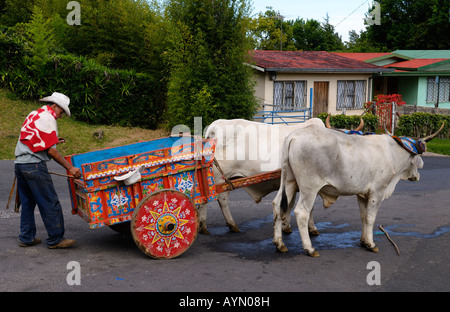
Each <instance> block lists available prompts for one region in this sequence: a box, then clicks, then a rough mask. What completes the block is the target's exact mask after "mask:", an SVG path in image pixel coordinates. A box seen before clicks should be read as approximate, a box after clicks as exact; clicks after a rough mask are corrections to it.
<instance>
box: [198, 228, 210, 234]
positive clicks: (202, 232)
mask: <svg viewBox="0 0 450 312" xmlns="http://www.w3.org/2000/svg"><path fill="white" fill-rule="evenodd" d="M198 232H199V233H200V234H204V235H209V234H211V233H210V232H209V231H208V230H207V229H200V230H199V231H198Z"/></svg>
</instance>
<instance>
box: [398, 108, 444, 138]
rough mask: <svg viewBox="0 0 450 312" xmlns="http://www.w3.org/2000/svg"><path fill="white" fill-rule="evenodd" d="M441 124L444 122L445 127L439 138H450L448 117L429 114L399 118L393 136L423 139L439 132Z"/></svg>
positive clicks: (416, 114)
mask: <svg viewBox="0 0 450 312" xmlns="http://www.w3.org/2000/svg"><path fill="white" fill-rule="evenodd" d="M443 122H445V126H444V129H442V131H441V133H440V134H439V137H440V138H450V116H446V115H437V114H430V113H414V114H411V115H402V116H400V118H399V121H398V127H397V129H396V132H395V134H397V135H403V136H410V137H416V138H423V137H425V136H427V135H430V134H432V133H435V132H436V131H437V130H439V128H440V127H441V126H442V123H443Z"/></svg>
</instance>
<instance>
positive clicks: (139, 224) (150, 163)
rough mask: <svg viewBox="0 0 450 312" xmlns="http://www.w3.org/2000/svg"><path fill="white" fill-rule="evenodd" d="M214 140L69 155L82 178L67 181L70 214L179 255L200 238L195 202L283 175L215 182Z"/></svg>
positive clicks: (152, 249)
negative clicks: (129, 231)
mask: <svg viewBox="0 0 450 312" xmlns="http://www.w3.org/2000/svg"><path fill="white" fill-rule="evenodd" d="M215 144H216V141H215V139H198V140H195V139H194V138H193V137H186V136H185V137H167V138H161V139H156V140H152V141H146V142H139V143H135V144H130V145H126V146H120V147H115V148H109V149H104V150H99V151H93V152H88V153H83V154H77V155H71V156H67V157H66V159H67V160H68V161H69V162H70V163H71V164H72V165H74V166H75V167H78V168H80V170H81V172H82V177H81V178H80V179H68V182H69V192H70V196H71V202H72V213H73V214H78V215H80V216H81V217H82V218H83V219H85V220H86V221H87V222H88V223H89V225H90V227H91V228H93V229H95V228H100V227H104V226H109V227H111V228H113V229H116V230H119V231H121V230H123V229H128V230H131V234H132V237H133V239H134V241H135V243H136V245H137V246H138V247H139V248H140V249H141V250H142V251H143V252H144V253H145V254H147V255H148V256H150V257H153V258H166V259H169V258H174V257H177V256H179V255H181V254H182V253H183V252H185V251H186V250H187V249H188V248H189V247H190V246H191V245H192V243H193V242H194V240H195V238H196V236H197V233H198V229H199V219H198V213H197V207H196V205H199V204H205V203H207V202H210V201H214V200H216V199H217V195H218V193H220V192H225V191H230V190H232V189H235V188H240V187H245V186H248V185H250V184H255V183H259V182H262V181H266V180H269V179H276V178H279V177H280V171H279V170H278V171H274V172H269V173H264V174H261V175H258V176H252V177H247V178H242V179H237V180H233V181H228V182H227V183H223V184H219V185H216V184H215V183H214V173H213V168H212V166H213V165H214V151H215Z"/></svg>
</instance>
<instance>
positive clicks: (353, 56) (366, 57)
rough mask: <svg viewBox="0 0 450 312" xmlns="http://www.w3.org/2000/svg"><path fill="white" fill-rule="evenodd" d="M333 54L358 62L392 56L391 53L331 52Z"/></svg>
mask: <svg viewBox="0 0 450 312" xmlns="http://www.w3.org/2000/svg"><path fill="white" fill-rule="evenodd" d="M332 53H333V54H336V55H339V56H344V57H348V58H351V59H354V60H358V61H367V60H371V59H374V58H377V57H382V56H388V55H392V53H363V52H361V53H358V52H332Z"/></svg>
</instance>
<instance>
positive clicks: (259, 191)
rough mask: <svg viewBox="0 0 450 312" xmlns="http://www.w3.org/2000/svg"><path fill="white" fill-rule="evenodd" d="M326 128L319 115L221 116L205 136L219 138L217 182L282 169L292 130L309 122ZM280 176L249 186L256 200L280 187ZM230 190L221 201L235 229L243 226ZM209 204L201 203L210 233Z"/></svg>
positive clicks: (202, 218) (202, 217) (201, 216)
mask: <svg viewBox="0 0 450 312" xmlns="http://www.w3.org/2000/svg"><path fill="white" fill-rule="evenodd" d="M313 124H314V125H316V126H317V127H318V128H324V127H325V126H324V123H323V122H322V120H321V119H319V118H311V119H309V120H307V121H306V122H304V123H300V124H296V125H292V126H287V125H269V124H264V123H260V122H254V121H248V120H244V119H232V120H225V119H219V120H216V121H214V122H213V123H211V125H209V126H208V129H207V131H206V133H205V138H217V146H216V152H215V158H216V159H217V162H218V164H219V166H220V168H221V169H222V171H223V175H222V173H220V172H219V171H218V170H217V168H216V166H214V176H215V183H216V184H219V183H223V182H225V180H224V179H223V177H224V176H225V177H226V178H227V179H234V178H243V177H249V176H253V175H256V174H260V173H263V172H268V171H273V170H277V169H279V168H280V167H281V166H280V159H281V147H282V146H283V141H284V139H285V138H286V136H287V135H288V134H289V133H291V132H292V131H294V130H296V129H299V128H304V127H307V126H309V125H313ZM279 185H280V180H279V179H276V180H271V181H266V182H262V183H259V184H255V185H252V186H248V187H245V188H244V189H245V190H246V191H247V193H248V194H249V195H250V196H251V197H252V198H253V199H254V200H255V202H257V203H258V202H260V201H261V199H262V198H263V197H264V196H266V195H268V194H269V193H271V192H274V191H276V190H278V188H279ZM228 193H229V192H224V193H221V194H219V196H218V202H219V206H220V209H221V211H222V214H223V216H224V218H225V221H226V224H227V226H228V227H229V228H230V230H231V231H233V232H239V227H238V226H237V225H236V223H235V222H234V220H233V217H232V216H231V212H230V209H229V202H228V198H229V194H228ZM207 205H208V204H204V205H200V207H199V221H200V233H203V234H207V233H208V230H207V225H206V213H207Z"/></svg>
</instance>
